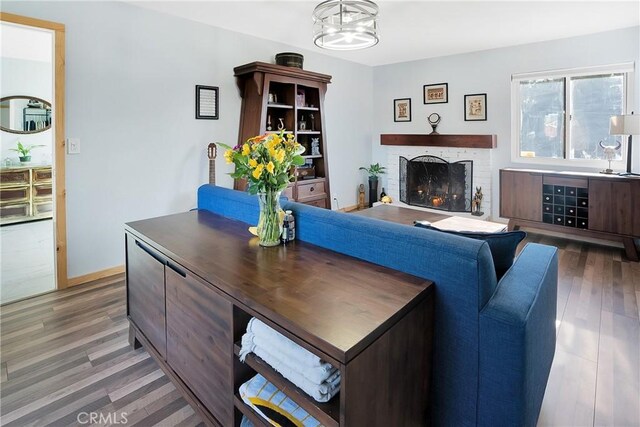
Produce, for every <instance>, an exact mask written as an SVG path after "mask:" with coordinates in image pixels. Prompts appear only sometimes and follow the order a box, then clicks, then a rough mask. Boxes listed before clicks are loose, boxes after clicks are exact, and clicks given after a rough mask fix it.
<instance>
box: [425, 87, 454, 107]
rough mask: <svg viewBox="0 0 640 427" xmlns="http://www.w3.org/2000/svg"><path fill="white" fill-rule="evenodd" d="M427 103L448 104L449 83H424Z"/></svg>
mask: <svg viewBox="0 0 640 427" xmlns="http://www.w3.org/2000/svg"><path fill="white" fill-rule="evenodd" d="M423 90H424V103H425V104H446V103H447V102H449V83H436V84H432V85H424V86H423Z"/></svg>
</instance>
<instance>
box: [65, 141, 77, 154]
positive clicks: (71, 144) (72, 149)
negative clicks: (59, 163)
mask: <svg viewBox="0 0 640 427" xmlns="http://www.w3.org/2000/svg"><path fill="white" fill-rule="evenodd" d="M67 154H80V138H67Z"/></svg>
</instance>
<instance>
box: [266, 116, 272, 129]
mask: <svg viewBox="0 0 640 427" xmlns="http://www.w3.org/2000/svg"><path fill="white" fill-rule="evenodd" d="M272 129H273V128H272V127H271V114H269V115H268V116H267V130H272Z"/></svg>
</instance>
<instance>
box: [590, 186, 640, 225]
mask: <svg viewBox="0 0 640 427" xmlns="http://www.w3.org/2000/svg"><path fill="white" fill-rule="evenodd" d="M637 184H638V183H637V182H634V181H631V180H625V181H611V180H610V179H606V180H605V179H590V180H589V229H590V230H596V231H604V232H607V233H615V234H622V235H627V236H633V235H634V232H636V233H638V232H640V224H638V223H639V222H640V219H638V218H637V217H638V215H640V211H639V212H634V204H635V205H637V204H638V202H637V198H638V197H640V190H639V188H640V187H639V186H638V185H637ZM636 235H638V234H636Z"/></svg>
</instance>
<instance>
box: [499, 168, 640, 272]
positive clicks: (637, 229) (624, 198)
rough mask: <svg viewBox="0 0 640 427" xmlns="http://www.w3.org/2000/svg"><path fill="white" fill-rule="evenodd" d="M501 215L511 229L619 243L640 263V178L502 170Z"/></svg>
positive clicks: (631, 257)
mask: <svg viewBox="0 0 640 427" xmlns="http://www.w3.org/2000/svg"><path fill="white" fill-rule="evenodd" d="M500 216H501V217H504V218H509V229H510V230H511V229H517V228H518V227H520V226H529V227H537V228H542V229H548V230H553V231H558V232H561V233H569V234H575V235H578V236H585V237H594V238H599V239H607V240H615V241H620V242H622V243H623V244H624V247H625V252H626V254H627V257H628V258H629V259H630V260H632V261H638V260H639V257H638V248H637V246H636V242H635V241H636V239H639V238H640V178H638V177H623V176H618V175H606V174H598V173H576V172H554V171H543V170H530V169H502V170H500Z"/></svg>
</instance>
